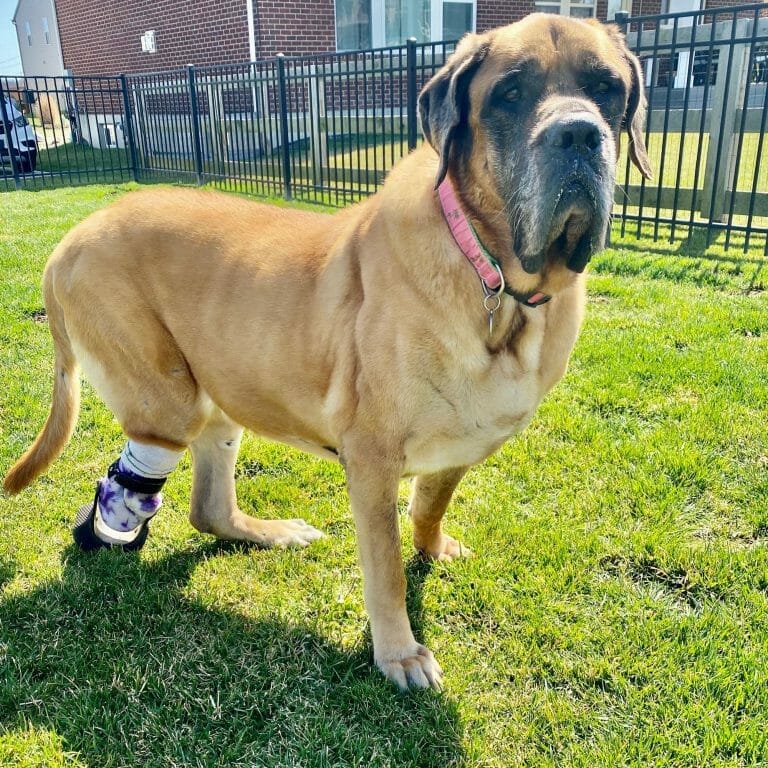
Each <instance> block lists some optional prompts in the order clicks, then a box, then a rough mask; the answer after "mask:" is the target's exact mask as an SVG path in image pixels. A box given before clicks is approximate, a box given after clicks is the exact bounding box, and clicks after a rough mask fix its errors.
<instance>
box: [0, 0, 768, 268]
mask: <svg viewBox="0 0 768 768" xmlns="http://www.w3.org/2000/svg"><path fill="white" fill-rule="evenodd" d="M617 21H618V22H619V23H620V24H621V25H622V26H623V27H624V29H625V31H626V34H627V37H628V40H629V44H630V47H631V48H632V49H633V50H634V51H635V52H636V53H637V54H638V55H639V56H640V58H641V60H642V62H643V68H644V73H645V77H646V86H647V90H648V97H649V103H650V109H649V115H648V123H647V131H646V141H647V144H648V148H649V154H650V156H651V160H652V165H653V168H654V173H655V179H654V181H652V182H646V181H644V180H643V179H642V178H641V177H640V175H639V174H638V173H637V172H636V171H635V170H634V168H633V167H631V166H630V164H629V161H628V159H627V157H626V153H625V152H624V153H623V154H622V158H621V165H620V173H619V178H620V183H619V185H618V186H617V194H616V201H617V202H616V206H615V209H614V216H615V220H616V221H617V225H618V226H620V229H621V232H622V233H624V234H637V235H641V236H649V235H650V236H652V237H654V238H669V239H672V240H680V239H684V238H688V237H690V236H691V235H693V234H694V233H696V232H701V233H702V234H703V235H704V237H705V238H706V242H707V243H709V242H712V241H714V240H717V241H718V242H722V244H723V245H724V246H725V247H732V246H733V245H739V246H740V247H743V248H744V249H745V250H747V249H748V248H750V247H757V248H760V247H761V246H762V248H763V250H764V251H765V252H766V253H768V160H766V158H765V155H764V151H763V150H764V144H765V133H766V122H767V120H768V97H767V96H766V88H767V87H768V3H766V4H761V5H744V6H738V7H733V8H722V9H716V10H714V9H713V10H707V11H700V12H695V13H685V14H666V15H662V16H644V17H635V18H628V17H626V16H623V17H621V16H620V17H619V18H618V19H617ZM453 48H454V43H445V42H441V43H427V44H421V43H420V44H417V43H415V42H409V43H408V44H407V45H405V46H400V47H394V48H383V49H377V50H371V51H359V52H352V53H329V54H318V55H314V56H302V57H291V58H288V57H283V56H278V57H275V58H273V59H269V60H265V61H259V62H253V63H250V64H240V65H231V66H219V67H197V68H196V67H192V66H190V67H186V68H184V69H181V70H174V71H169V72H159V73H149V74H137V75H121V76H117V77H68V78H42V77H27V78H23V79H14V78H0V106H1V107H2V110H1V113H0V124H2V126H3V131H2V133H0V150H2V149H3V148H5V149H6V150H7V151H8V154H7V155H6V156H4V163H3V166H2V169H3V170H2V174H1V175H0V191H1V190H6V191H9V190H14V189H39V188H45V187H52V186H60V185H63V184H66V185H71V184H80V183H93V182H104V181H107V182H119V181H129V180H136V181H140V182H157V181H171V182H181V183H191V184H207V185H213V186H216V187H220V188H225V189H231V190H235V191H241V192H245V193H250V194H254V195H263V196H281V197H285V198H295V199H300V200H308V201H314V202H319V203H325V204H330V205H337V206H340V205H344V204H346V203H348V202H351V201H354V200H357V199H360V198H361V197H365V196H366V195H369V194H371V193H373V192H374V191H375V190H376V189H377V188H378V187H379V186H380V184H381V183H382V180H383V178H384V175H385V174H386V172H387V170H388V169H389V168H391V167H392V165H394V163H396V162H397V160H398V159H399V158H400V157H401V156H402V155H404V154H405V153H407V152H408V151H409V150H410V149H412V148H414V147H415V146H416V144H417V142H418V141H421V137H420V135H419V132H418V126H417V117H416V96H417V94H418V91H419V90H420V89H421V87H422V86H423V84H424V83H425V82H426V81H427V80H428V79H429V78H430V77H431V76H432V74H433V73H434V72H435V71H436V70H437V69H438V68H439V67H440V66H442V64H443V62H444V61H445V59H446V57H447V55H449V54H450V52H451V51H452V50H453ZM17 107H18V109H17ZM22 112H23V114H22ZM27 121H29V122H30V123H31V125H25V123H26V122H27ZM30 133H31V134H32V138H31V139H30V138H29V134H30ZM9 137H10V141H9V140H8V138H9ZM4 140H5V143H4V144H3V141H4ZM25 141H26V142H27V145H26V146H25V144H24V142H25ZM30 141H31V146H30V145H29V142H30ZM9 145H10V147H9Z"/></svg>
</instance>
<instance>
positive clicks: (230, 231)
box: [5, 14, 650, 688]
mask: <svg viewBox="0 0 768 768" xmlns="http://www.w3.org/2000/svg"><path fill="white" fill-rule="evenodd" d="M642 81H643V78H642V76H641V72H640V69H639V65H638V61H637V59H636V58H635V57H634V56H633V55H632V54H631V53H630V52H629V51H628V50H627V47H626V45H625V43H624V40H623V37H622V36H621V34H620V33H619V31H618V29H616V28H615V27H612V26H605V25H601V24H599V23H596V22H591V21H582V20H575V19H566V18H561V17H557V16H551V15H544V14H538V15H533V16H529V17H527V18H526V19H524V20H523V21H520V22H518V23H517V24H513V25H511V26H508V27H503V28H500V29H497V30H494V31H491V32H488V33H486V34H482V35H468V36H466V37H465V38H464V39H463V40H462V41H461V42H460V44H459V45H458V47H457V49H456V52H455V53H454V54H453V55H452V56H451V57H450V59H449V60H448V61H447V63H446V64H445V66H444V67H443V68H442V69H441V70H440V71H439V72H438V73H437V74H436V75H435V77H434V78H433V79H432V80H431V81H430V82H429V83H428V84H427V85H426V87H425V88H424V90H423V91H422V93H421V96H420V98H419V111H420V117H421V122H422V128H423V131H424V135H425V138H426V142H424V144H423V145H422V146H421V147H420V148H419V149H417V150H416V151H415V152H413V153H412V154H411V155H409V156H408V157H407V158H405V159H404V160H403V161H402V162H401V163H399V164H398V166H397V167H396V168H395V169H394V170H393V171H392V172H391V173H390V175H389V177H388V178H387V181H386V183H385V184H384V186H383V188H382V189H381V191H379V192H378V193H377V194H376V195H375V196H373V197H372V198H370V199H369V200H367V201H365V202H363V203H360V204H359V205H356V206H353V207H350V208H348V209H346V210H344V211H342V212H340V213H338V214H336V215H333V216H327V215H323V214H314V213H307V212H302V211H290V210H283V209H275V208H271V207H268V206H264V205H259V204H257V203H252V202H248V201H245V200H242V199H239V198H235V197H230V196H225V195H222V194H217V193H212V192H203V191H194V190H170V189H160V190H152V191H141V192H136V193H131V194H128V195H126V196H125V197H123V198H122V199H120V200H119V201H118V202H116V203H115V204H113V205H111V206H109V207H108V208H105V209H104V210H101V211H99V212H97V213H95V214H93V215H92V216H90V217H89V218H88V219H86V220H85V221H84V222H82V223H81V224H79V225H78V226H77V227H75V228H74V229H73V230H72V231H71V232H70V233H69V234H68V235H67V236H66V237H65V238H64V239H63V240H62V242H61V243H60V244H59V246H58V247H57V248H56V250H55V251H54V253H53V255H52V256H51V258H50V260H49V262H48V265H47V268H46V270H45V276H44V281H43V291H44V296H45V304H46V307H47V311H48V317H49V321H50V329H51V333H52V335H53V342H54V349H55V377H54V390H53V404H52V406H51V412H50V415H49V417H48V421H47V422H46V424H45V426H44V427H43V429H42V431H41V433H40V434H39V436H38V437H37V439H36V440H35V442H34V443H33V445H32V447H31V448H30V449H29V450H28V451H27V453H26V454H25V455H24V456H23V457H22V458H21V459H20V460H19V461H18V462H17V463H16V464H15V465H14V466H13V467H12V468H11V469H10V471H9V472H8V475H7V477H6V479H5V488H6V490H7V491H9V492H11V493H15V492H18V491H20V490H21V489H22V488H24V487H25V486H26V485H28V484H29V483H31V482H32V480H33V479H34V478H35V477H37V476H38V475H39V474H40V473H41V472H43V471H44V470H45V469H46V468H47V467H48V466H49V465H50V464H51V462H52V461H53V460H54V459H55V458H56V457H57V456H58V455H59V454H60V453H61V451H62V450H63V448H64V446H65V444H66V443H67V441H68V440H69V438H70V436H71V434H72V430H73V429H74V425H75V421H76V419H77V412H78V398H79V370H80V369H82V371H83V373H84V374H85V376H86V377H87V378H88V379H89V380H90V381H91V383H92V384H93V386H94V387H95V389H96V390H97V392H98V393H99V395H100V396H101V397H102V398H103V400H104V401H105V403H106V404H107V405H108V406H109V408H110V409H111V410H112V412H113V413H114V414H115V417H116V418H117V419H118V421H119V423H120V424H121V426H122V428H123V430H124V432H125V435H126V437H127V438H128V441H129V442H128V445H127V447H126V450H125V451H124V452H123V454H122V456H121V457H120V458H119V459H118V460H117V461H116V462H115V463H114V464H113V465H112V467H110V469H109V472H108V473H107V474H106V476H105V477H103V478H102V479H100V480H99V481H98V484H97V488H96V493H95V497H94V499H93V501H91V502H89V503H86V504H85V505H84V506H83V507H82V508H81V510H80V511H79V513H78V515H77V519H76V524H75V538H76V540H77V541H78V543H79V544H80V546H82V547H85V548H93V547H100V546H118V547H124V548H134V549H135V548H138V547H140V546H141V545H142V544H143V543H144V541H145V540H146V536H147V532H148V530H149V521H150V519H151V517H152V515H153V514H154V513H155V512H157V509H158V507H159V504H160V496H159V494H160V487H161V486H162V483H163V481H164V479H165V477H166V476H167V475H168V474H169V473H170V472H171V470H172V469H173V468H174V467H175V465H176V462H177V461H178V458H179V456H180V455H181V453H182V452H183V451H184V450H186V449H187V448H189V450H190V451H191V453H192V460H193V479H192V499H191V512H190V520H191V522H192V525H194V526H195V527H196V528H197V529H198V530H200V531H205V532H209V533H212V534H214V535H215V536H218V537H221V538H225V539H239V540H243V541H248V542H254V543H255V544H257V545H260V546H264V547H270V546H304V545H306V544H309V543H310V542H311V541H313V540H314V539H316V538H317V537H319V536H320V535H322V534H321V533H320V532H319V531H318V530H316V529H315V528H313V527H312V526H310V525H308V524H306V523H305V522H303V521H301V520H259V519H256V518H254V517H252V516H250V515H247V514H245V513H244V512H242V511H241V510H240V509H239V508H238V506H237V501H236V497H235V481H234V469H235V462H236V459H237V452H238V447H239V443H240V437H241V434H242V431H243V429H244V428H247V429H250V430H252V431H253V432H256V433H258V434H260V435H264V436H266V437H268V438H272V439H277V440H282V441H284V442H286V443H289V444H291V445H294V446H298V447H300V448H303V449H305V450H308V451H311V452H313V453H316V454H319V455H320V456H324V457H326V458H328V459H331V460H338V461H340V462H341V463H342V465H343V466H344V469H345V471H346V477H347V486H348V491H349V498H350V502H351V506H352V514H353V516H354V520H355V525H356V529H357V536H358V545H359V555H360V563H361V566H362V569H363V575H364V582H363V583H364V592H365V603H366V607H367V610H368V613H369V615H370V621H371V631H372V636H373V650H374V658H375V661H376V664H377V665H378V666H379V668H380V669H381V670H382V672H383V673H384V674H385V675H386V676H387V677H388V678H389V679H391V680H392V681H394V682H395V683H396V684H397V685H399V686H400V687H402V688H406V687H409V686H415V687H428V686H433V687H439V685H440V680H441V675H442V672H441V670H440V667H439V665H438V663H437V661H436V660H435V658H434V657H433V655H432V653H431V652H430V651H429V650H428V649H427V648H425V647H424V646H423V645H421V644H420V643H419V642H418V641H417V640H416V638H415V637H414V635H413V632H412V631H411V626H410V623H409V620H408V616H407V613H406V605H405V578H404V573H403V564H402V561H401V555H400V539H399V532H398V522H397V493H398V482H399V480H400V478H401V477H403V476H412V477H414V480H413V492H412V496H411V502H410V514H411V516H412V519H413V530H414V544H415V546H416V548H417V549H419V550H420V551H422V552H423V553H424V554H425V555H426V556H428V557H431V558H437V559H441V560H450V559H452V558H455V557H460V556H462V555H463V554H466V553H467V552H468V551H469V550H468V549H467V548H466V547H463V546H462V545H461V544H459V542H457V541H456V540H455V539H453V538H451V537H450V536H448V535H447V534H445V533H444V532H443V531H442V529H441V520H442V517H443V514H444V512H445V510H446V507H447V506H448V503H449V501H450V498H451V494H452V493H453V490H454V488H455V487H456V485H457V483H458V482H459V481H460V479H461V477H462V476H463V474H464V473H465V472H466V470H467V468H468V467H470V466H471V465H473V464H476V463H478V462H481V461H483V459H485V458H486V457H487V456H488V455H489V454H491V453H492V452H493V451H495V450H496V449H497V448H498V447H499V446H500V445H501V444H502V443H503V442H504V441H505V440H507V439H508V438H509V437H510V436H511V435H513V434H515V433H516V432H518V431H520V430H521V429H523V428H524V427H525V426H526V424H528V422H529V421H530V419H531V418H532V416H533V414H534V412H535V410H536V408H537V406H538V404H539V403H540V402H541V400H542V398H543V397H544V396H545V394H546V393H547V392H548V391H549V390H550V388H551V387H552V386H553V385H554V384H555V383H556V382H557V381H558V380H559V379H560V378H561V377H562V375H563V373H564V372H565V368H566V365H567V362H568V357H569V355H570V352H571V349H572V347H573V344H574V342H575V340H576V336H577V333H578V329H579V325H580V323H581V319H582V314H583V307H584V274H583V272H584V269H585V267H586V265H587V263H588V262H589V259H590V257H591V256H592V254H593V253H594V252H595V251H596V250H597V249H599V248H600V246H601V244H602V242H603V240H604V238H605V234H606V228H607V226H608V221H609V215H610V211H611V206H612V202H613V194H614V173H615V170H614V168H615V164H616V158H617V155H618V147H619V142H620V139H621V135H622V133H623V132H626V133H627V135H628V141H629V153H630V157H631V158H632V160H633V162H634V163H635V165H636V166H637V167H638V168H639V169H640V171H641V172H642V173H643V174H644V175H645V176H649V174H650V171H649V164H648V157H647V154H646V150H645V146H644V143H643V133H642V129H643V122H644V116H645V97H644V94H643V86H642ZM83 501H84V502H86V501H87V500H86V499H83Z"/></svg>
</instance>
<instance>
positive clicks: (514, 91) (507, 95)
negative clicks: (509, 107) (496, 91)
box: [504, 85, 520, 101]
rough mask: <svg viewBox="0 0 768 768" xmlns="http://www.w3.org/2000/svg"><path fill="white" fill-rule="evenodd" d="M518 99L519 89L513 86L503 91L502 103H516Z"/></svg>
mask: <svg viewBox="0 0 768 768" xmlns="http://www.w3.org/2000/svg"><path fill="white" fill-rule="evenodd" d="M519 99H520V89H519V88H518V87H517V86H516V85H515V86H512V88H508V89H507V90H506V91H504V101H518V100H519Z"/></svg>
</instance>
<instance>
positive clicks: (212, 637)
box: [0, 543, 464, 768]
mask: <svg viewBox="0 0 768 768" xmlns="http://www.w3.org/2000/svg"><path fill="white" fill-rule="evenodd" d="M227 554H228V548H227V547H226V546H222V545H219V544H216V543H212V544H203V545H199V546H195V547H192V548H190V549H187V550H185V551H182V552H175V553H173V554H170V555H169V556H167V557H165V558H162V559H160V560H155V561H149V560H144V559H142V558H140V557H137V556H135V555H127V554H125V553H118V552H102V553H98V554H97V555H95V556H93V555H84V554H82V553H80V552H78V551H76V550H75V549H74V548H70V549H68V550H66V552H65V554H64V557H65V567H64V570H63V575H62V578H61V579H60V580H58V581H56V582H52V583H50V584H47V585H45V586H43V587H40V588H39V589H37V590H35V591H33V592H31V593H25V594H20V595H10V596H8V597H6V598H5V599H3V600H1V601H0V734H1V733H2V731H3V729H4V728H11V729H14V730H16V731H18V730H20V731H22V732H26V731H27V730H30V729H31V731H32V735H31V737H30V738H32V739H33V740H34V738H35V736H34V734H35V732H37V731H38V730H40V731H46V732H53V733H54V734H56V736H57V738H58V739H60V740H61V742H62V750H63V751H66V752H73V753H75V754H76V755H77V756H78V759H79V760H82V761H83V762H84V764H85V765H87V766H96V765H98V766H113V765H114V766H134V765H135V766H139V765H141V766H168V765H179V766H219V765H222V766H223V765H228V766H229V765H232V766H244V767H245V766H294V765H295V766H346V765H350V766H351V765H365V766H392V768H397V766H417V765H418V766H425V767H426V766H450V765H460V764H462V763H463V762H464V757H463V753H462V748H461V725H460V720H459V716H458V713H457V711H456V707H455V705H454V704H453V703H452V702H451V700H450V699H449V698H448V697H447V696H445V695H442V694H436V693H434V692H424V691H420V692H416V693H412V694H406V695H404V694H401V693H399V692H397V691H396V689H395V688H394V687H393V686H391V685H390V684H389V683H387V682H386V681H385V680H384V679H383V678H382V677H381V676H380V674H379V673H378V672H377V671H376V670H374V669H373V667H372V660H371V651H370V643H368V644H367V647H365V648H361V649H360V650H358V651H355V652H346V651H344V650H341V649H339V648H338V647H336V646H334V645H333V644H331V643H329V642H328V641H327V640H325V639H324V638H322V637H321V636H319V635H318V634H316V633H315V632H313V631H312V630H311V629H307V628H304V627H301V626H296V625H289V624H287V623H285V622H282V621H280V620H279V618H275V619H270V620H249V619H248V618H247V617H243V616H242V615H239V614H237V613H235V612H227V611H226V610H225V609H221V608H219V607H217V608H210V607H208V606H205V605H203V604H201V602H200V601H199V600H197V599H196V598H190V597H188V596H187V595H186V594H185V592H186V585H187V582H188V581H189V578H190V575H191V573H192V571H193V569H194V568H195V566H197V565H198V564H199V563H200V562H201V560H203V559H204V558H206V557H219V556H221V557H226V556H227ZM428 570H429V566H428V565H426V564H422V563H420V562H419V561H418V560H413V561H411V563H409V564H408V568H407V572H408V582H409V608H410V611H411V614H412V617H413V619H414V627H415V630H416V631H417V633H418V632H419V629H420V624H421V619H420V603H421V599H420V592H421V584H422V582H423V579H424V577H425V576H426V574H427V573H428ZM67 764H68V763H67ZM78 764H79V763H78Z"/></svg>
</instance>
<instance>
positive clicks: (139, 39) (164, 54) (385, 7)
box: [56, 0, 735, 74]
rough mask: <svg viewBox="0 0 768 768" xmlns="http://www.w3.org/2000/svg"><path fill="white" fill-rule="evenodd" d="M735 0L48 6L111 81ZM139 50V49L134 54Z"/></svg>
mask: <svg viewBox="0 0 768 768" xmlns="http://www.w3.org/2000/svg"><path fill="white" fill-rule="evenodd" d="M702 3H703V4H704V5H705V7H714V6H721V5H734V4H735V3H734V2H733V0H196V2H194V3H190V2H188V0H166V1H165V2H162V3H156V2H147V1H146V0H124V2H122V3H105V2H103V1H102V0H56V15H57V18H58V25H59V31H60V37H61V44H62V52H63V58H64V66H65V67H66V68H67V69H68V70H70V71H72V72H74V73H75V74H114V73H118V72H126V73H128V72H146V71H158V70H163V69H169V68H175V67H179V66H183V65H185V64H196V65H206V64H222V63H232V62H243V61H249V60H250V61H253V60H256V59H262V58H266V57H269V56H273V55H275V54H276V53H278V52H282V53H285V54H286V55H299V54H305V53H318V52H323V51H334V50H355V49H359V48H370V47H382V46H386V45H399V44H402V43H403V42H404V41H405V39H406V38H408V37H412V36H413V37H416V38H417V39H419V40H421V41H428V40H446V39H456V38H458V37H460V36H461V35H462V34H463V33H464V32H466V31H467V30H475V31H477V32H482V31H484V30H486V29H490V28H492V27H495V26H498V25H500V24H505V23H509V22H510V21H514V20H515V19H518V18H520V17H522V16H524V15H526V14H527V13H530V12H532V11H536V10H539V11H547V12H550V13H562V14H565V15H571V16H581V17H584V16H595V17H597V18H599V19H607V18H613V16H614V15H615V13H616V12H617V11H619V10H627V11H629V12H630V13H631V14H632V15H641V14H651V13H660V12H662V11H667V10H669V11H684V10H694V9H697V8H699V7H701V4H702ZM142 49H144V50H142Z"/></svg>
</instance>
